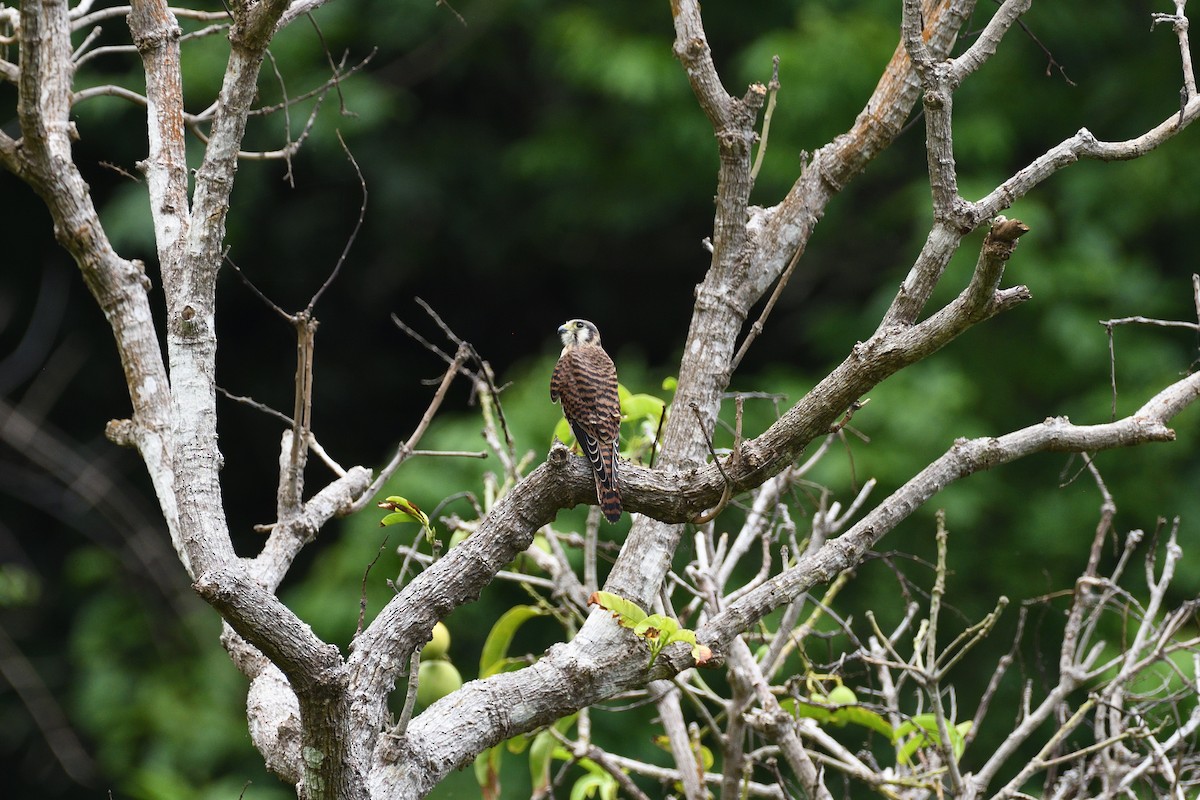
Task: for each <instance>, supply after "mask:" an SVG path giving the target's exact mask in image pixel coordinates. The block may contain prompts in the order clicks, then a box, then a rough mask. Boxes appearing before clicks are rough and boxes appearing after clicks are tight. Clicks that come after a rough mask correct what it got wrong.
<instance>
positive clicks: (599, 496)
mask: <svg viewBox="0 0 1200 800" xmlns="http://www.w3.org/2000/svg"><path fill="white" fill-rule="evenodd" d="M615 450H616V448H615V447H602V448H600V457H601V458H602V459H603V462H604V470H603V473H604V474H603V476H602V475H601V472H600V471H599V470H597V471H596V500H597V501H599V503H600V511H601V512H603V514H604V518H605V519H606V520H608V521H609V522H616V521H617V520H619V519H620V518H621V483H620V481H618V480H617V457H616V453H615V452H614V451H615Z"/></svg>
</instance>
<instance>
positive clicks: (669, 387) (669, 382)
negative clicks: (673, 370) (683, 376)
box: [662, 375, 679, 392]
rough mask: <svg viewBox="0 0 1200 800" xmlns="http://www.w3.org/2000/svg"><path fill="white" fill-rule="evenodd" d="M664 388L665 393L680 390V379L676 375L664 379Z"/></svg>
mask: <svg viewBox="0 0 1200 800" xmlns="http://www.w3.org/2000/svg"><path fill="white" fill-rule="evenodd" d="M662 388H663V391H664V392H673V391H675V390H676V389H678V388H679V378H676V377H675V376H674V375H668V376H667V377H665V378H663V382H662Z"/></svg>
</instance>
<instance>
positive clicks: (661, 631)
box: [633, 608, 695, 645]
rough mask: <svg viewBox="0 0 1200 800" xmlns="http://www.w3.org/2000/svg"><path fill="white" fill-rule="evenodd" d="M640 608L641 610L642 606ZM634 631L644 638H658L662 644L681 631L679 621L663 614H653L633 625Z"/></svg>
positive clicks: (667, 642) (668, 641)
mask: <svg viewBox="0 0 1200 800" xmlns="http://www.w3.org/2000/svg"><path fill="white" fill-rule="evenodd" d="M638 610H639V611H641V609H640V608H639V609H638ZM633 632H634V633H635V634H637V635H638V636H641V637H642V638H643V639H657V640H658V641H659V643H660V644H663V645H666V644H669V643H670V642H671V640H672V638H673V637H674V636H675V634H677V633H678V632H679V623H678V622H676V621H675V620H673V619H671V618H670V617H666V616H663V615H662V614H651V615H650V616H648V617H646V618H645V619H644V620H642V621H641V622H639V623H638V624H637V625H635V626H633ZM693 638H695V637H694V635H693Z"/></svg>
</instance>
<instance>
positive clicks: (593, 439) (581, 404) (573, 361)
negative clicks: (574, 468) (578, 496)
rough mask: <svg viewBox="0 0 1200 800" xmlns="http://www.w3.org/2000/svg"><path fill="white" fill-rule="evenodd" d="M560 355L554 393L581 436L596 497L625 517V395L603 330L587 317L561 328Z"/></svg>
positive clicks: (609, 511)
mask: <svg viewBox="0 0 1200 800" xmlns="http://www.w3.org/2000/svg"><path fill="white" fill-rule="evenodd" d="M558 335H559V338H561V339H562V343H563V350H562V355H560V356H559V357H558V363H557V364H555V365H554V374H553V375H552V376H551V377H550V399H551V400H552V401H554V402H555V403H557V402H560V401H561V402H562V410H563V416H564V417H566V418H567V422H569V423H571V430H572V431H574V432H575V438H576V439H578V440H579V446H580V448H582V450H583V454H584V455H585V456H587V459H588V461H590V462H591V465H592V472H593V473H594V474H595V476H596V500H597V501H598V502H599V503H600V510H601V511H602V512H604V517H605V519H607V520H608V521H609V522H616V521H617V520H618V519H620V518H621V485H620V483H619V481H618V480H617V455H616V451H617V439H618V437H619V436H620V433H621V398H620V396H619V395H618V394H617V368H616V367H615V366H613V362H612V359H611V358H609V357H608V353H606V352H604V348H603V347H601V346H600V331H598V330H596V326H595V325H593V324H592V323H590V322H588V321H587V320H585V319H572V320H568V321H567V322H565V323H563V324H562V325H560V326H559V328H558Z"/></svg>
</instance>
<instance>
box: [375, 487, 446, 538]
mask: <svg viewBox="0 0 1200 800" xmlns="http://www.w3.org/2000/svg"><path fill="white" fill-rule="evenodd" d="M376 505H378V506H379V508H382V509H385V510H387V511H390V512H392V513H390V514H388V515H387V516H386V517H384V518H383V519H381V520H379V525H380V527H383V526H386V525H399V524H400V523H402V522H415V523H417V524H418V525H420V526H421V527H422V528H424V529H425V540H426V541H427V542H429V543H430V544H432V543H433V540H434V538H436V534H435V532H434V529H433V525H432V524H430V522H429V515H428V514H426V513H425V512H424V511H422V510H421V509H420V507H418V506H417V504H416V503H414V502H412V501H411V500H408V499H407V498H404V497H400V496H399V495H392V496H391V497H389V498H387V499H386V500H384V501H383V502H382V503H377V504H376Z"/></svg>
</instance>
